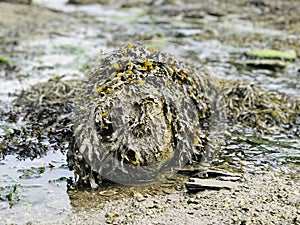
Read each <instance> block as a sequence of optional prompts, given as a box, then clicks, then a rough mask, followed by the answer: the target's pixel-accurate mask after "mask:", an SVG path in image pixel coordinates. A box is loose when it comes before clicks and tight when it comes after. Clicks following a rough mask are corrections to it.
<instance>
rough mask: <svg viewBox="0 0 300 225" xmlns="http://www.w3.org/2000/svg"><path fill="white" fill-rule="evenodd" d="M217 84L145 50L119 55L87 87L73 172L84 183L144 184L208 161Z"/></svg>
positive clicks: (79, 117)
mask: <svg viewBox="0 0 300 225" xmlns="http://www.w3.org/2000/svg"><path fill="white" fill-rule="evenodd" d="M211 80H212V78H211V77H209V76H208V74H207V73H205V72H204V70H203V69H200V68H192V67H191V68H188V67H186V66H184V65H183V64H182V63H181V62H179V61H176V60H175V59H174V58H173V57H172V56H170V55H168V54H165V53H160V52H158V51H156V50H154V49H151V48H146V47H144V46H142V45H131V44H129V45H126V46H123V47H122V48H120V49H118V50H116V51H114V52H113V53H112V54H110V55H109V56H107V57H106V58H104V59H103V60H102V62H101V65H100V66H99V68H97V69H95V70H94V71H93V72H91V73H90V74H89V75H88V82H86V83H83V84H82V86H85V89H84V92H83V93H82V94H81V95H80V96H82V97H83V96H84V97H83V98H82V99H83V101H80V100H79V104H78V106H77V107H76V116H75V118H77V120H76V122H75V125H76V126H75V128H76V129H75V134H76V140H77V146H78V149H77V148H76V147H74V148H73V149H71V150H70V151H69V153H68V162H69V166H70V168H72V169H74V172H75V174H76V175H78V179H79V181H82V182H91V183H92V184H93V183H94V184H96V183H99V182H101V178H100V176H102V177H104V178H106V179H109V180H113V181H117V182H121V183H138V182H147V181H152V180H153V179H155V178H156V176H157V174H158V173H161V172H162V170H166V169H170V168H174V167H178V166H182V165H184V164H185V163H187V162H191V161H192V160H196V161H200V160H201V159H202V157H203V153H204V152H205V147H206V144H207V142H208V138H207V132H206V131H207V130H208V127H209V121H210V119H211V117H212V114H214V110H212V106H213V105H212V104H211V103H210V102H211V100H210V99H212V96H213V95H214V87H213V86H212V84H211V83H210V81H211ZM99 175H100V176H99Z"/></svg>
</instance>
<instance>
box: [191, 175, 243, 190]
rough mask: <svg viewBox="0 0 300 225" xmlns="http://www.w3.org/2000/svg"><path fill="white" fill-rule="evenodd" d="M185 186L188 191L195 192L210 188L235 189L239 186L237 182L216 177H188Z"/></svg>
mask: <svg viewBox="0 0 300 225" xmlns="http://www.w3.org/2000/svg"><path fill="white" fill-rule="evenodd" d="M185 186H186V188H187V190H188V191H190V192H197V191H203V190H206V189H210V190H219V189H235V188H237V187H238V186H239V184H238V183H234V182H231V181H220V180H217V179H199V178H190V179H189V182H186V183H185Z"/></svg>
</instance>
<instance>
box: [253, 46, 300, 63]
mask: <svg viewBox="0 0 300 225" xmlns="http://www.w3.org/2000/svg"><path fill="white" fill-rule="evenodd" d="M247 55H248V56H249V57H252V58H257V59H281V60H287V61H293V60H295V59H296V58H297V56H296V53H295V52H293V51H291V52H282V51H278V50H273V49H262V50H251V51H249V52H247Z"/></svg>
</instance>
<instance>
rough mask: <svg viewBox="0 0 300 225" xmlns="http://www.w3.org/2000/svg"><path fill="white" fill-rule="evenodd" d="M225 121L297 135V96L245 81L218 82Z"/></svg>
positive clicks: (299, 109)
mask: <svg viewBox="0 0 300 225" xmlns="http://www.w3.org/2000/svg"><path fill="white" fill-rule="evenodd" d="M220 89H221V92H222V93H223V95H224V100H225V109H224V110H226V115H227V119H228V121H229V123H233V124H234V125H233V126H238V127H240V128H253V129H254V131H257V132H259V133H267V134H274V133H281V132H282V133H285V134H289V135H293V136H294V135H296V136H300V99H295V98H291V97H288V96H286V95H283V94H281V93H279V92H276V91H265V90H262V89H261V88H260V87H259V86H257V85H254V84H250V83H249V82H246V81H243V82H236V81H235V82H233V81H220Z"/></svg>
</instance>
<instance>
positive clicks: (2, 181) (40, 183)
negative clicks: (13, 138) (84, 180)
mask: <svg viewBox="0 0 300 225" xmlns="http://www.w3.org/2000/svg"><path fill="white" fill-rule="evenodd" d="M72 176H73V173H72V172H70V171H69V169H68V168H67V166H66V158H65V156H64V155H62V154H61V153H60V152H48V153H47V155H46V156H44V157H42V158H40V159H35V160H33V161H31V160H30V159H26V160H21V161H20V160H18V159H16V156H13V155H12V156H7V157H6V158H5V160H2V161H1V162H0V199H1V201H0V224H6V223H8V224H10V223H17V224H22V223H24V222H26V221H34V220H39V221H53V220H59V219H62V218H64V217H66V216H67V215H68V214H69V213H70V212H71V205H70V200H69V196H68V194H67V182H68V180H69V179H71V178H72Z"/></svg>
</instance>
